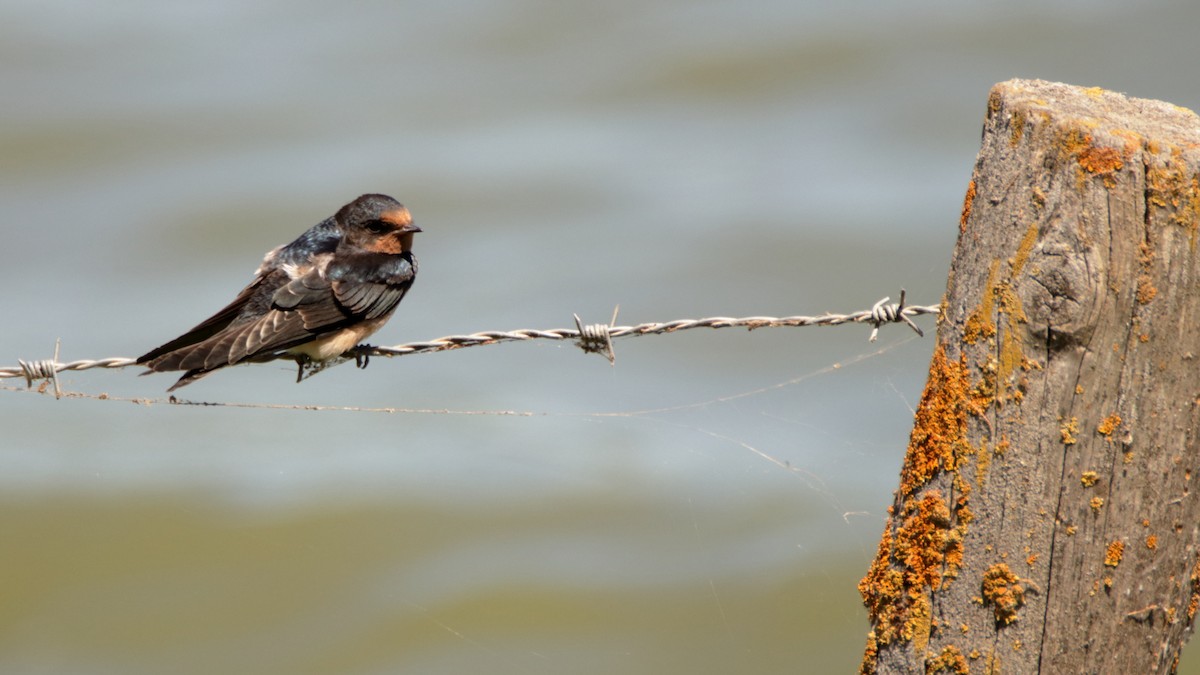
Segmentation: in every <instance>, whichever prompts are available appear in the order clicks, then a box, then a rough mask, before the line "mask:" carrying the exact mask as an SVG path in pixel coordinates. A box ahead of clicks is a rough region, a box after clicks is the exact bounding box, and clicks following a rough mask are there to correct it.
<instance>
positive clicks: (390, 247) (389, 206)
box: [334, 194, 421, 254]
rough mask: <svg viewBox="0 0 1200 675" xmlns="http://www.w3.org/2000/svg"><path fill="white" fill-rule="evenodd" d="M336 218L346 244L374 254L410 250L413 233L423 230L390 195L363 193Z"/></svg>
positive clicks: (340, 211) (344, 207) (342, 209)
mask: <svg viewBox="0 0 1200 675" xmlns="http://www.w3.org/2000/svg"><path fill="white" fill-rule="evenodd" d="M334 220H335V221H336V222H337V226H338V229H340V230H341V231H342V233H343V238H342V243H343V245H349V246H354V247H357V248H362V249H365V250H368V251H372V252H375V253H389V254H397V253H404V252H405V251H410V250H412V243H413V235H414V234H416V233H417V232H420V231H421V228H419V227H417V226H416V225H415V224H413V219H412V215H411V214H409V212H408V209H406V208H404V205H403V204H401V203H400V202H398V201H396V200H395V199H392V198H391V197H388V196H387V195H377V194H370V195H363V196H361V197H359V198H358V199H355V200H354V201H352V202H350V203H349V204H347V205H345V206H343V207H342V208H341V209H340V210H339V211H338V212H337V214H336V215H334Z"/></svg>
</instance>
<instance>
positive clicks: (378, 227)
mask: <svg viewBox="0 0 1200 675" xmlns="http://www.w3.org/2000/svg"><path fill="white" fill-rule="evenodd" d="M364 227H366V228H367V231H369V232H373V233H375V234H383V233H384V232H387V231H389V230H391V229H392V228H390V227H388V224H387V223H385V222H383V221H382V220H368V221H367V223H366V225H365V226H364Z"/></svg>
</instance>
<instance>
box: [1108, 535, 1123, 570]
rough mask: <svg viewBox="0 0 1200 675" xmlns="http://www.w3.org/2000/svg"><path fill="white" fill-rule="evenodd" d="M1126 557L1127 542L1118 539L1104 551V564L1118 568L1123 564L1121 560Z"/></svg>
mask: <svg viewBox="0 0 1200 675" xmlns="http://www.w3.org/2000/svg"><path fill="white" fill-rule="evenodd" d="M1124 555H1125V542H1123V541H1121V540H1120V539H1117V540H1116V541H1113V542H1112V543H1110V544H1109V545H1108V548H1106V549H1105V550H1104V564H1105V566H1107V567H1116V566H1117V565H1120V564H1121V558H1122V557H1123V556H1124Z"/></svg>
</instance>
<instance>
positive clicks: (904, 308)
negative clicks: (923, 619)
mask: <svg viewBox="0 0 1200 675" xmlns="http://www.w3.org/2000/svg"><path fill="white" fill-rule="evenodd" d="M889 300H890V298H883V299H882V300H880V301H879V302H877V303H875V305H874V306H873V307H872V308H871V309H868V310H862V311H858V312H851V313H849V314H822V315H819V316H788V317H773V316H749V317H740V318H733V317H724V316H715V317H708V318H704V319H677V320H675V321H666V322H652V323H641V324H637V325H634V326H612V325H608V324H591V325H585V324H583V322H582V321H581V320H580V319H579V317H578V316H576V317H575V319H576V324H575V325H576V327H575V328H555V329H549V330H537V329H529V328H525V329H518V330H511V331H483V332H479V333H471V334H469V335H447V336H445V337H440V338H436V339H434V340H426V341H424V342H409V343H405V344H400V345H395V346H391V347H376V346H372V345H359V346H358V347H355V348H354V349H352V350H350V351H348V352H346V354H345V355H344V356H342V357H339V358H337V359H330V360H329V361H328V362H325V363H323V364H313V366H314V368H312V370H311V372H310V373H309V374H315V373H316V372H319V370H323V369H324V368H325V367H328V366H331V365H335V364H336V363H341V362H343V361H346V360H351V359H354V360H359V361H360V362H361V361H363V360H365V359H366V358H368V357H371V356H384V357H392V356H404V355H407V354H417V353H423V352H439V351H447V350H451V349H462V348H464V347H480V346H483V345H490V344H498V343H501V342H517V341H527V340H576V344H577V346H579V347H580V348H581V349H583V351H584V352H593V353H600V354H603V355H604V356H606V357H607V358H608V359H609V362H610V363H611V362H612V361H613V360H614V358H615V356H614V355H613V350H612V341H613V340H614V339H616V338H623V337H636V336H639V335H660V334H665V333H675V332H678V331H682V330H691V329H693V328H746V329H749V330H755V329H758V328H779V327H785V326H794V327H800V326H838V325H841V324H846V323H868V324H871V325H872V326H873V329H872V331H871V336H870V341H871V342H874V341H875V339H876V337H877V336H878V333H879V328H880V326H882V325H883V324H885V323H906V324H908V326H909V327H910V328H912V329H913V330H914V331H916V333H917V334H918V335H922V336H923V335H924V332H923V331H922V330H921V329H920V327H918V326H917V325H916V324H915V323H913V321H912V317H914V316H919V315H922V314H937V313H938V312H939V311H940V307H939V306H938V305H911V306H909V305H905V304H904V291H903V290H901V292H900V302H898V303H889ZM613 320H614V321H615V320H616V313H615V312H614V314H613ZM280 358H287V357H285V356H283V355H280ZM256 360H270V357H268V358H265V359H256ZM17 363H18V365H16V366H7V367H0V379H2V378H8V377H23V378H25V381H26V384H27V385H28V386H32V384H33V382H34V381H35V380H42V379H49V380H52V381H53V382H54V384H55V387H56V391H58V389H57V387H58V378H57V375H58V373H61V372H64V371H68V370H89V369H91V368H125V367H128V366H132V365H136V364H137V360H136V359H131V358H125V357H110V358H105V359H81V360H78V361H70V362H68V363H59V362H58V348H57V345H56V347H55V356H54V358H53V359H42V360H35V361H24V360H18V361H17Z"/></svg>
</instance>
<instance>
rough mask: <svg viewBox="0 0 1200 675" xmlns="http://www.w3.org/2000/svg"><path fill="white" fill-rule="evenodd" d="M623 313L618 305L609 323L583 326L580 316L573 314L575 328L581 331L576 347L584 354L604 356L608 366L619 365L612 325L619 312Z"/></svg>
mask: <svg viewBox="0 0 1200 675" xmlns="http://www.w3.org/2000/svg"><path fill="white" fill-rule="evenodd" d="M619 311H621V306H620V305H617V306H616V307H614V308H613V315H612V319H610V320H609V322H608V323H606V324H605V323H593V324H588V325H586V326H585V325H583V321H581V320H580V318H579V315H578V314H572V315H571V316H574V317H575V328H576V330H578V331H579V340H577V341H576V342H575V345H576V346H577V347H579V348H580V349H582V350H583V353H584V354H603V355H604V356H606V357H608V365H610V366H615V365H617V354H616V352H614V351H613V345H612V325H613V324H614V323H616V322H617V312H619Z"/></svg>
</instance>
